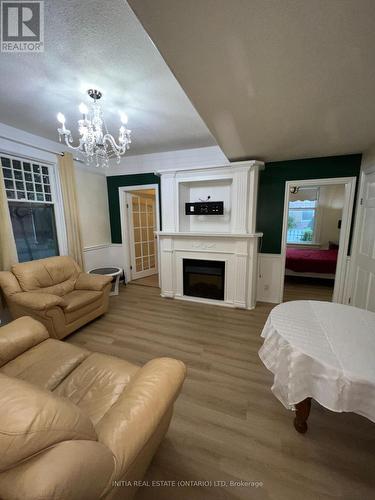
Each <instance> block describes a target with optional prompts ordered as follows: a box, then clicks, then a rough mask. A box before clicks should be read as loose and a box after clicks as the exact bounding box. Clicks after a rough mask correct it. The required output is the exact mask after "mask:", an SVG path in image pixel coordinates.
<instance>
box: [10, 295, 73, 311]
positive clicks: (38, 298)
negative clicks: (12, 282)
mask: <svg viewBox="0 0 375 500" xmlns="http://www.w3.org/2000/svg"><path fill="white" fill-rule="evenodd" d="M12 301H13V302H14V303H16V304H17V305H19V306H23V307H27V308H29V309H33V310H34V311H44V310H45V309H50V308H51V307H54V306H60V307H64V306H65V305H66V303H65V301H64V299H63V298H62V297H59V296H58V295H53V294H52V293H39V292H22V293H17V294H15V295H13V296H12Z"/></svg>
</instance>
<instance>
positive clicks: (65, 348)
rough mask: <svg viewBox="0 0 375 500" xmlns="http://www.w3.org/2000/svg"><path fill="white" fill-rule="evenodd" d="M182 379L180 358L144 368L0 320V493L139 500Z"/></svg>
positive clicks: (24, 499) (30, 498)
mask: <svg viewBox="0 0 375 500" xmlns="http://www.w3.org/2000/svg"><path fill="white" fill-rule="evenodd" d="M184 378H185V366H184V364H183V363H182V362H180V361H176V360H174V359H169V358H160V359H154V360H152V361H150V362H148V363H147V364H146V365H145V366H143V367H142V368H140V367H138V366H136V365H133V364H131V363H128V362H127V361H125V360H122V359H119V358H115V357H112V356H107V355H105V354H99V353H91V352H89V351H86V350H85V349H81V348H79V347H76V346H75V345H72V344H69V343H66V342H61V341H59V340H55V339H51V338H49V336H48V332H47V330H46V329H45V327H44V326H43V325H42V324H41V323H39V322H37V321H35V320H33V319H32V318H27V317H24V318H20V319H17V320H16V321H13V322H12V323H10V324H9V325H6V326H4V327H2V328H0V407H1V414H0V429H1V430H0V498H3V499H7V500H36V499H38V500H40V499H41V498H44V499H47V498H48V499H49V500H57V499H58V500H65V499H69V500H96V499H102V498H105V499H115V498H118V499H121V500H129V499H131V498H133V496H134V494H135V491H136V486H133V487H132V486H130V485H129V483H130V482H134V481H140V480H141V479H142V478H143V475H144V473H145V471H146V470H147V467H148V465H149V463H150V461H151V459H152V457H153V455H154V454H155V452H156V450H157V448H158V446H159V443H160V442H161V440H162V439H163V437H164V435H165V433H166V432H167V429H168V426H169V422H170V419H171V416H172V411H173V404H174V401H175V399H176V397H177V396H178V394H179V391H180V389H181V386H182V383H183V381H184Z"/></svg>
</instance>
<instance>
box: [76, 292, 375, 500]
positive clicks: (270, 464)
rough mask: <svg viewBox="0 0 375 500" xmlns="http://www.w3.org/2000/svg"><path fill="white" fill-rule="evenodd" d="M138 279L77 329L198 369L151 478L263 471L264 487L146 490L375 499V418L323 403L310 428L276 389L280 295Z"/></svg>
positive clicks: (178, 496)
mask: <svg viewBox="0 0 375 500" xmlns="http://www.w3.org/2000/svg"><path fill="white" fill-rule="evenodd" d="M159 293H160V290H159V289H157V288H152V287H146V286H136V285H128V286H127V287H121V291H120V295H119V296H117V297H111V305H110V312H109V313H108V314H107V315H106V316H104V317H102V318H100V319H98V320H97V321H94V322H92V323H91V324H89V325H87V326H86V327H84V328H82V329H81V330H80V331H78V332H77V333H75V334H73V335H71V336H70V337H68V339H67V341H68V342H72V343H74V344H77V345H82V346H84V347H87V348H88V349H91V350H94V351H99V352H103V353H108V354H113V355H115V356H119V357H122V358H124V359H127V360H129V361H132V362H134V363H137V364H143V363H145V362H146V361H148V360H150V359H152V358H154V357H157V356H172V357H175V358H179V359H181V360H183V361H184V362H185V363H186V365H187V367H188V376H187V379H186V382H185V384H184V387H183V390H182V393H181V395H180V397H179V399H178V400H177V403H176V406H175V414H174V418H173V420H172V423H171V427H170V430H169V432H168V434H167V437H166V439H165V440H164V441H163V443H162V445H161V447H160V449H159V451H158V453H157V455H156V457H155V459H154V461H153V463H152V465H151V467H150V469H149V471H148V473H147V476H146V478H145V479H146V480H149V481H151V480H166V481H169V480H170V481H172V480H188V481H203V480H204V481H210V480H211V481H219V480H221V481H223V480H224V481H241V480H243V481H261V482H262V483H263V486H262V487H259V488H249V487H241V486H237V487H210V486H200V487H198V486H197V487H186V488H182V487H180V488H167V487H154V488H149V487H143V488H141V489H140V490H139V492H138V494H137V500H151V499H152V500H155V499H156V500H157V499H163V500H164V499H165V500H166V499H168V500H220V499H275V500H284V499H285V500H294V499H295V500H310V499H311V500H317V499H345V500H356V499H358V500H360V499H361V500H367V499H368V500H370V499H372V498H374V495H375V453H374V451H375V425H374V424H372V423H371V422H369V421H368V420H366V419H364V418H362V417H360V416H358V415H354V414H338V413H332V412H330V411H328V410H325V409H323V408H321V407H320V406H319V405H317V404H315V405H313V407H312V411H311V415H310V419H309V431H308V433H307V434H305V435H300V434H298V433H297V432H296V431H295V430H294V427H293V425H292V418H293V414H292V413H291V412H289V411H288V410H286V409H285V408H284V407H283V406H282V405H281V404H280V403H279V402H278V401H277V400H276V399H275V397H274V396H273V395H272V393H271V390H270V387H271V384H272V375H271V374H270V373H269V372H268V371H267V370H266V368H265V367H264V366H263V365H262V363H261V361H260V359H259V357H258V354H257V353H258V350H259V348H260V346H261V339H260V337H259V335H260V332H261V330H262V327H263V325H264V322H265V321H266V318H267V315H268V313H269V311H270V310H271V309H272V305H271V304H259V305H258V306H257V307H256V309H255V310H253V311H243V310H236V309H229V308H225V307H217V306H206V305H203V304H195V303H189V302H182V301H178V300H169V299H162V298H161V297H160V296H159Z"/></svg>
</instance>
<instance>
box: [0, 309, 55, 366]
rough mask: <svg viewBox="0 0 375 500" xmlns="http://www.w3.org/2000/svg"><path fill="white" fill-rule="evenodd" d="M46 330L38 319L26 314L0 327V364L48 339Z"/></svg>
mask: <svg viewBox="0 0 375 500" xmlns="http://www.w3.org/2000/svg"><path fill="white" fill-rule="evenodd" d="M48 337H49V335H48V332H47V330H46V328H45V326H43V325H42V324H41V323H39V321H35V319H32V318H30V317H28V316H24V317H22V318H19V319H16V320H14V321H12V322H11V323H9V324H8V325H5V326H3V327H1V328H0V366H3V365H5V364H6V363H8V362H9V361H11V360H12V359H15V358H16V357H17V356H19V355H20V354H22V353H23V352H25V351H27V350H28V349H31V348H32V347H34V346H35V345H37V344H40V343H41V342H43V341H44V340H46V339H48Z"/></svg>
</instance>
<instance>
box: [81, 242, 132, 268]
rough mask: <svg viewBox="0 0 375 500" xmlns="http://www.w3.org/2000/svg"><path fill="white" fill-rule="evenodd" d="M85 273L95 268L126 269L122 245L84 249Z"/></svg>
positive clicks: (111, 244) (110, 244)
mask: <svg viewBox="0 0 375 500" xmlns="http://www.w3.org/2000/svg"><path fill="white" fill-rule="evenodd" d="M83 258H84V261H85V271H89V270H90V269H93V268H95V267H110V266H116V267H121V268H124V253H123V247H122V245H121V244H116V243H106V244H103V245H94V246H90V247H85V248H84V249H83Z"/></svg>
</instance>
